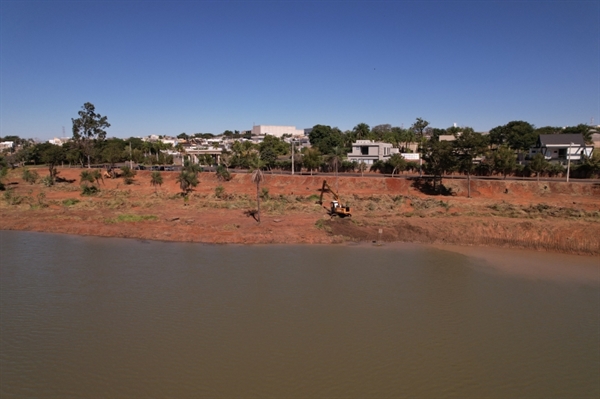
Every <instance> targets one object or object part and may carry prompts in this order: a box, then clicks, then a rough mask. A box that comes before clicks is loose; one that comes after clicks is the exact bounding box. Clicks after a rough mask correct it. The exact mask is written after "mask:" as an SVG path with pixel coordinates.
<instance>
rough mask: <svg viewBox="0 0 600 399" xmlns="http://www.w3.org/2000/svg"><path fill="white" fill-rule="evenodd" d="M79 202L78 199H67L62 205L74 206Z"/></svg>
mask: <svg viewBox="0 0 600 399" xmlns="http://www.w3.org/2000/svg"><path fill="white" fill-rule="evenodd" d="M79 202H80V201H79V200H78V199H77V198H67V199H66V200H63V202H62V204H63V205H64V206H73V205H75V204H77V203H79Z"/></svg>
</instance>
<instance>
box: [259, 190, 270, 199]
mask: <svg viewBox="0 0 600 399" xmlns="http://www.w3.org/2000/svg"><path fill="white" fill-rule="evenodd" d="M260 198H261V199H263V200H265V201H266V200H268V199H269V198H271V197H270V196H269V189H268V188H264V187H263V189H262V190H261V192H260Z"/></svg>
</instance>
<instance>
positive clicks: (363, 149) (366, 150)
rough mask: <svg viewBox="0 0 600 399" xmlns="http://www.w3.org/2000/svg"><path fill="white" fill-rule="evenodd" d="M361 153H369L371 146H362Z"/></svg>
mask: <svg viewBox="0 0 600 399" xmlns="http://www.w3.org/2000/svg"><path fill="white" fill-rule="evenodd" d="M360 153H361V155H369V147H367V146H362V147H360Z"/></svg>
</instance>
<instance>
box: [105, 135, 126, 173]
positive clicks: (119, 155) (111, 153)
mask: <svg viewBox="0 0 600 399" xmlns="http://www.w3.org/2000/svg"><path fill="white" fill-rule="evenodd" d="M125 155H126V153H125V142H124V141H123V140H121V139H109V140H106V145H105V146H104V148H103V149H102V158H103V159H104V161H105V162H108V163H109V164H110V168H111V170H112V169H114V167H115V164H116V163H117V162H121V161H124V160H125V159H126V156H125Z"/></svg>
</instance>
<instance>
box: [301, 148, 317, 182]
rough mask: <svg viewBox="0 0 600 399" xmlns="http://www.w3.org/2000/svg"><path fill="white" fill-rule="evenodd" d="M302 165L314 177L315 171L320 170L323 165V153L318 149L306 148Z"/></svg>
mask: <svg viewBox="0 0 600 399" xmlns="http://www.w3.org/2000/svg"><path fill="white" fill-rule="evenodd" d="M302 165H304V167H305V168H306V169H308V170H309V171H310V175H311V176H312V174H313V170H318V169H319V165H321V153H320V152H319V150H317V149H316V148H304V149H303V155H302Z"/></svg>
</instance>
